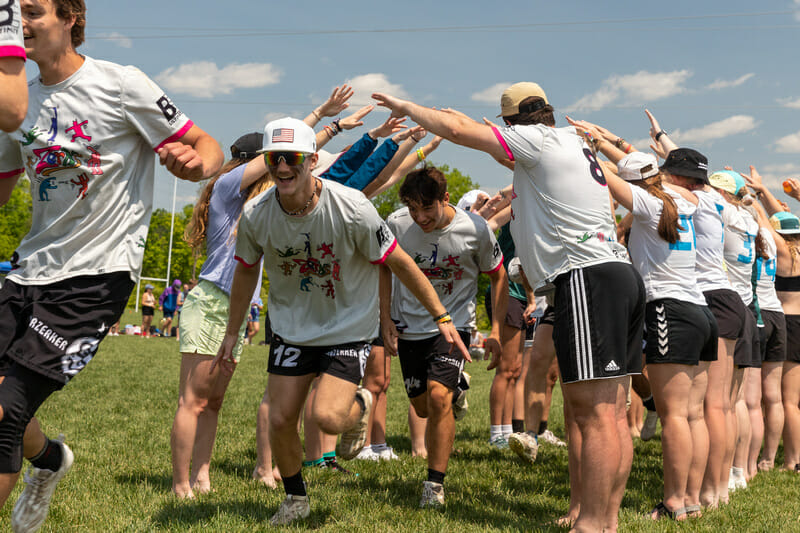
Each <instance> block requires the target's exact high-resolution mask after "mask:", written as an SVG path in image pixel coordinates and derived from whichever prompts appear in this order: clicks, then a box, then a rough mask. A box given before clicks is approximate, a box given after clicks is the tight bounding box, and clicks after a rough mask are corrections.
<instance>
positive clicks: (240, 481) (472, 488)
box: [0, 314, 800, 533]
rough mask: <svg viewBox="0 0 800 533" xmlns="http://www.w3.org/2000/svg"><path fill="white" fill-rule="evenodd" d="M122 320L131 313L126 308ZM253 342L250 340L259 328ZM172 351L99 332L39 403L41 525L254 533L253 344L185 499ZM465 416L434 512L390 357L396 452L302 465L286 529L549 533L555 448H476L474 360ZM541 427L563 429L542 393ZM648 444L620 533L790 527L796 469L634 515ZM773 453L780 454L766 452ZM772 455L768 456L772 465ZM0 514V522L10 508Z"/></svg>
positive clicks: (261, 366)
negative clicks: (718, 501)
mask: <svg viewBox="0 0 800 533" xmlns="http://www.w3.org/2000/svg"><path fill="white" fill-rule="evenodd" d="M126 318H127V320H125V319H124V320H123V322H122V323H123V325H124V324H125V323H126V322H128V323H135V322H137V320H138V318H136V317H133V315H132V314H131V315H130V316H126ZM261 338H263V337H261ZM179 365H180V355H179V353H178V346H177V343H176V342H175V340H174V339H158V338H154V339H142V338H139V337H126V336H120V337H112V338H108V339H106V340H105V341H104V342H103V344H102V346H101V348H100V351H99V354H98V356H97V358H96V359H95V360H94V361H93V362H92V363H91V364H90V365H89V367H88V368H87V369H86V370H85V371H84V372H82V373H81V374H80V376H79V377H78V378H76V379H75V380H74V382H73V383H71V384H70V385H69V386H67V387H66V388H65V389H64V390H63V391H61V392H59V393H57V394H55V395H54V396H52V397H51V398H50V399H49V400H48V402H47V403H46V404H45V405H44V406H43V408H42V409H41V410H40V412H39V417H40V419H41V422H42V425H43V427H44V428H45V431H46V432H47V433H48V434H49V435H50V436H51V437H55V436H56V434H57V433H59V432H63V433H65V434H66V437H67V442H68V443H69V445H70V446H71V447H72V449H73V451H74V452H75V464H74V466H73V469H72V471H71V472H70V473H69V475H68V476H67V477H66V478H64V480H63V481H62V482H61V484H60V486H59V488H58V491H57V492H56V494H55V496H54V499H53V504H52V507H51V511H50V517H49V519H48V521H47V523H46V524H45V527H44V528H43V529H42V531H58V532H71V531H74V532H78V531H80V532H84V531H198V532H199V531H202V532H204V533H207V532H210V531H225V532H228V531H263V530H269V529H270V528H269V525H268V520H269V517H270V516H271V515H272V513H273V512H274V511H275V509H276V508H277V506H278V505H279V503H280V501H281V500H282V499H283V491H282V489H281V488H279V489H278V490H272V491H270V490H268V489H265V488H264V487H263V486H260V485H259V484H257V483H256V482H254V481H252V480H251V478H250V474H251V472H252V470H253V466H254V464H255V456H256V454H255V415H256V409H257V406H258V403H259V401H260V399H261V395H262V393H263V391H264V387H265V385H266V381H267V373H266V366H267V349H266V348H265V347H263V346H253V347H246V348H245V353H244V356H243V358H242V363H241V364H240V365H239V368H238V370H237V372H236V375H235V376H234V378H233V381H232V382H231V386H230V389H229V390H228V395H227V397H226V400H225V406H224V407H223V413H222V416H221V421H220V429H219V434H218V438H217V446H216V449H215V453H214V459H213V461H212V465H211V466H212V483H213V486H214V488H215V492H213V493H211V494H209V495H205V496H202V497H200V498H198V499H197V500H194V501H177V500H175V499H174V498H173V497H172V496H171V492H170V487H171V469H170V449H169V433H170V428H171V425H172V418H173V415H174V412H175V406H176V402H177V390H178V369H179ZM469 370H470V372H471V373H472V375H473V381H472V387H473V388H472V390H471V392H470V396H469V402H470V411H469V413H468V414H467V416H466V418H465V419H464V420H463V421H461V422H459V423H458V425H457V428H456V430H457V433H456V442H455V448H456V452H455V454H454V457H453V459H452V460H451V462H450V467H449V469H448V475H447V480H446V484H445V487H446V491H447V506H446V508H445V509H444V510H440V511H436V510H425V511H420V510H419V509H417V504H418V501H419V495H420V490H421V483H422V481H423V480H424V476H425V473H426V465H425V461H424V460H421V459H417V458H412V457H411V454H410V443H409V439H408V437H407V435H408V430H407V426H406V409H407V405H408V402H407V399H406V398H405V393H404V391H403V388H402V386H401V379H400V366H399V363H398V362H397V361H396V360H395V361H394V362H393V366H392V372H393V373H394V374H393V380H392V386H391V388H390V391H389V416H388V428H387V433H388V435H389V437H388V442H389V444H390V445H391V446H393V447H394V449H395V450H396V451H397V453H398V454H399V455H400V460H399V461H394V462H385V463H379V464H375V463H369V462H359V461H351V462H346V463H345V465H346V466H347V467H348V468H351V469H352V470H354V471H356V472H359V473H360V475H359V476H358V477H355V476H344V475H342V474H335V473H331V472H327V471H324V470H316V469H306V471H305V472H304V476H305V478H306V481H307V482H308V486H309V494H310V496H311V500H312V502H311V503H312V513H311V516H310V517H309V519H308V520H306V521H305V522H303V523H301V525H299V526H297V528H296V529H313V530H322V531H425V532H430V531H563V529H559V528H555V527H552V526H550V525H548V523H549V522H550V521H551V520H553V519H554V518H557V517H558V516H560V515H561V514H563V513H564V512H565V511H566V509H567V503H568V497H569V489H568V477H567V453H566V450H565V449H563V448H561V449H559V448H553V447H547V446H543V448H542V449H541V450H540V452H539V459H538V460H537V463H536V464H535V465H527V464H525V463H523V462H521V461H520V460H518V459H517V458H516V456H514V455H513V453H511V452H510V451H503V452H500V451H494V450H492V449H490V448H489V447H488V445H487V439H488V428H489V419H488V418H489V417H488V407H487V405H488V394H489V385H490V383H491V373H489V372H486V371H485V363H483V362H478V363H474V364H473V365H472V366H471V368H469ZM555 403H556V404H557V408H556V409H554V410H553V416H552V418H551V428H552V429H553V431H554V432H555V433H557V434H559V435H562V436H563V432H564V428H563V421H562V417H561V415H560V406H561V397H560V394H558V391H556V395H555ZM660 451H661V446H660V442H659V440H658V439H653V440H652V441H650V442H646V443H645V442H641V441H636V442H635V453H636V455H635V457H634V463H633V471H632V473H631V477H630V479H629V481H628V487H627V492H626V495H625V499H624V501H623V506H622V513H621V521H620V529H621V531H678V530H679V529H680V530H683V531H687V530H688V531H714V532H716V531H765V532H766V531H800V511H799V510H798V502H800V484H798V481H799V480H800V478H798V477H797V475H796V474H792V473H780V472H777V471H775V472H770V473H767V474H761V475H759V476H758V477H757V478H756V479H755V480H753V482H752V483H751V486H750V488H748V489H747V490H745V491H739V492H737V493H735V494H734V495H733V497H732V501H731V504H730V505H728V506H726V507H724V508H722V509H720V510H717V511H708V512H706V515H705V516H704V517H703V518H702V519H698V520H693V521H690V522H685V523H682V524H681V525H677V524H675V523H670V522H659V523H653V522H649V521H646V520H645V519H643V518H642V517H641V516H642V514H643V513H644V512H646V511H648V510H649V509H650V508H652V507H653V505H654V504H655V503H656V502H658V501H659V500H660V494H661V482H660V479H661V455H660ZM778 459H779V460H780V459H782V451H779V457H778ZM777 462H778V461H776V463H777ZM20 489H21V483H20V484H19V486H18V487H17V488H16V489H15V491H14V494H12V496H11V498H10V500H9V504H8V505H7V506H6V507H5V509H3V510H2V511H1V512H0V528H2V529H3V530H8V529H9V526H8V523H9V515H10V511H11V506H12V504H13V502H14V501H15V500H16V497H17V495H18V494H19V491H20Z"/></svg>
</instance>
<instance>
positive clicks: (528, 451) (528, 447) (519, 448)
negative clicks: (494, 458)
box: [508, 431, 539, 463]
mask: <svg viewBox="0 0 800 533" xmlns="http://www.w3.org/2000/svg"><path fill="white" fill-rule="evenodd" d="M508 447H509V448H511V450H512V451H513V452H514V453H516V454H517V455H518V456H519V458H520V459H522V460H523V461H527V462H529V463H533V462H534V461H536V455H537V454H538V453H539V443H538V442H537V441H536V437H534V436H533V434H532V433H531V432H530V431H526V432H525V433H512V434H511V435H509V436H508Z"/></svg>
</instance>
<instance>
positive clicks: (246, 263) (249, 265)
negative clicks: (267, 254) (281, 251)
mask: <svg viewBox="0 0 800 533" xmlns="http://www.w3.org/2000/svg"><path fill="white" fill-rule="evenodd" d="M261 257H263V256H261ZM261 257H259V258H258V259H256V262H255V263H253V264H250V263H248V262H247V261H245V260H244V259H242V258H241V257H239V256H238V255H234V256H233V258H234V259H236V260H237V261H239V262H240V263H241V264H243V265H244V266H246V267H247V268H253V267H254V266H256V265H258V263H259V262H261Z"/></svg>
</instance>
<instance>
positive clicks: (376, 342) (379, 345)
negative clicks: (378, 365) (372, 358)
mask: <svg viewBox="0 0 800 533" xmlns="http://www.w3.org/2000/svg"><path fill="white" fill-rule="evenodd" d="M372 345H373V346H375V347H376V348H383V335H378V336H377V338H375V339H372Z"/></svg>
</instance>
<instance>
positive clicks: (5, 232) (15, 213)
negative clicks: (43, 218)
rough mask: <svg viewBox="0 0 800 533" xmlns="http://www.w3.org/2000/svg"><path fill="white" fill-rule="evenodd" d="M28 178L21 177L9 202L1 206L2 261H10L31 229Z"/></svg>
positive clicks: (0, 243)
mask: <svg viewBox="0 0 800 533" xmlns="http://www.w3.org/2000/svg"><path fill="white" fill-rule="evenodd" d="M30 186H31V184H30V181H29V180H28V178H21V179H20V180H19V181H18V182H17V184H16V186H15V187H14V190H13V191H11V198H10V199H9V200H8V203H6V205H4V206H3V207H2V208H0V261H8V260H9V259H11V255H12V254H13V253H14V250H16V249H17V247H18V246H19V243H20V241H22V238H23V237H24V236H25V235H26V234H27V233H28V231H30V229H31V205H32V201H31V192H30Z"/></svg>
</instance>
